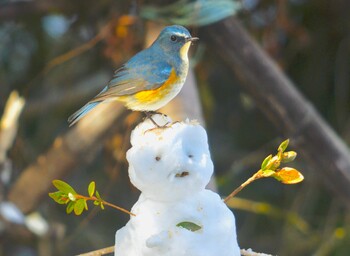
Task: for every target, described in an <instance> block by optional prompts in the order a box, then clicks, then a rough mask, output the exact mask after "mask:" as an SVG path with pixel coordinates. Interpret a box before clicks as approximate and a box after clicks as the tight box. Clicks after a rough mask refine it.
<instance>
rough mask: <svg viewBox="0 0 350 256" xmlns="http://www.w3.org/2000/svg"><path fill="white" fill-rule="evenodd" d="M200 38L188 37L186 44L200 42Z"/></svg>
mask: <svg viewBox="0 0 350 256" xmlns="http://www.w3.org/2000/svg"><path fill="white" fill-rule="evenodd" d="M198 40H199V38H198V37H186V43H187V42H194V41H198Z"/></svg>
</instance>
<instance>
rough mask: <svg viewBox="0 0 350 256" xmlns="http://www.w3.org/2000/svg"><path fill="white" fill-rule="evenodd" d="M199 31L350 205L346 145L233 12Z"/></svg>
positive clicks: (270, 118)
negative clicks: (228, 16) (232, 15)
mask: <svg viewBox="0 0 350 256" xmlns="http://www.w3.org/2000/svg"><path fill="white" fill-rule="evenodd" d="M201 32H202V34H200V37H201V38H204V39H206V40H207V41H208V43H209V44H210V47H211V49H212V50H213V51H216V53H217V54H218V55H219V56H221V58H222V59H223V60H224V61H225V62H226V64H227V65H228V67H229V68H230V69H231V70H232V71H233V73H234V74H235V75H236V77H237V78H238V79H239V80H240V84H241V86H243V87H244V89H245V90H247V91H248V92H249V93H250V95H251V96H252V97H253V99H254V100H255V102H256V104H257V105H258V106H259V108H260V109H261V110H262V111H263V112H264V114H265V115H266V116H267V117H268V119H269V120H270V121H271V122H272V123H273V124H274V125H275V126H276V127H277V128H278V129H279V130H280V132H281V134H283V136H285V137H288V138H291V141H292V142H293V144H294V145H295V146H296V147H297V149H298V152H300V154H301V155H303V156H304V157H305V158H307V159H308V160H309V162H310V163H312V164H313V165H314V167H315V168H314V170H316V171H317V173H318V174H319V175H321V176H322V177H323V178H324V182H325V184H327V185H328V187H330V188H331V189H332V190H333V191H334V192H336V193H337V194H338V195H340V196H341V197H342V198H343V199H345V200H344V202H345V204H347V205H348V206H350V200H349V198H350V153H349V150H348V148H347V146H346V145H345V144H344V143H343V141H342V140H341V139H340V138H339V137H338V136H337V135H336V133H335V132H334V131H333V130H332V129H331V128H330V127H329V125H328V124H327V123H326V122H325V121H324V120H323V119H322V118H321V116H320V115H319V114H318V113H317V111H316V110H315V109H314V108H313V106H312V105H311V103H310V102H309V101H308V100H306V99H305V98H304V97H303V96H302V95H301V93H300V92H299V91H298V90H297V89H296V88H295V86H294V85H293V83H292V82H291V81H290V80H289V79H288V78H287V77H286V75H284V74H283V73H282V71H281V70H280V69H279V68H278V67H277V65H276V64H275V63H274V62H273V61H272V60H271V59H270V58H269V57H268V56H267V54H266V53H265V52H264V51H263V50H262V49H261V48H260V47H259V46H258V45H257V44H256V43H255V42H254V40H253V39H252V38H251V37H250V36H249V35H248V34H247V32H246V31H245V30H244V29H243V28H242V26H241V25H240V23H239V22H238V21H237V20H236V19H235V18H233V17H230V18H227V19H225V20H223V21H220V22H217V23H215V24H213V25H210V26H207V27H203V28H202V30H201Z"/></svg>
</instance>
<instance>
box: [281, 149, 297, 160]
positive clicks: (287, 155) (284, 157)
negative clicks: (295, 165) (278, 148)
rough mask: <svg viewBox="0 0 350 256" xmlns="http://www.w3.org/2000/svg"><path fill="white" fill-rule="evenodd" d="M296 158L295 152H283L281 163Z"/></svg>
mask: <svg viewBox="0 0 350 256" xmlns="http://www.w3.org/2000/svg"><path fill="white" fill-rule="evenodd" d="M296 157H297V152H295V151H288V152H284V153H283V155H282V163H289V162H292V161H294V159H295V158H296Z"/></svg>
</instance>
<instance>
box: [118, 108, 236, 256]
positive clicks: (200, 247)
mask: <svg viewBox="0 0 350 256" xmlns="http://www.w3.org/2000/svg"><path fill="white" fill-rule="evenodd" d="M153 119H154V120H155V121H156V122H157V124H159V125H164V124H166V123H171V120H170V119H169V118H167V117H165V116H162V115H156V116H153ZM131 144H132V147H131V149H129V151H128V152H127V160H128V162H129V176H130V180H131V182H132V183H133V184H134V185H135V186H136V187H137V188H138V189H139V190H140V191H141V195H140V197H139V199H138V201H137V202H136V204H135V205H134V206H133V208H132V212H133V213H134V214H136V217H133V216H131V218H130V220H129V222H128V223H127V224H126V226H124V227H123V228H121V229H120V230H118V231H117V233H116V251H115V255H116V256H151V255H152V256H157V255H159V256H160V255H162V256H163V255H164V256H182V255H183V256H185V255H186V256H210V255H225V256H238V255H240V250H239V247H238V243H237V237H236V226H235V218H234V215H233V213H232V212H231V211H230V210H229V209H228V208H227V206H226V205H225V204H224V203H223V202H222V200H221V198H220V197H219V195H218V194H216V193H214V192H212V191H210V190H207V189H205V186H206V185H207V184H208V182H209V180H210V177H211V175H212V174H213V162H212V160H211V158H210V152H209V147H208V141H207V134H206V131H205V130H204V128H203V127H202V126H200V125H199V124H197V123H196V122H190V121H188V120H187V121H186V122H175V123H172V124H168V126H167V127H166V128H157V127H155V125H154V124H153V123H152V122H151V120H149V119H147V120H145V121H144V122H143V123H141V124H140V125H138V126H137V127H136V128H135V129H134V131H133V132H132V134H131ZM181 222H191V223H194V224H196V225H198V226H200V227H201V228H200V229H199V230H197V231H190V230H188V229H186V228H183V227H178V226H177V224H179V223H181Z"/></svg>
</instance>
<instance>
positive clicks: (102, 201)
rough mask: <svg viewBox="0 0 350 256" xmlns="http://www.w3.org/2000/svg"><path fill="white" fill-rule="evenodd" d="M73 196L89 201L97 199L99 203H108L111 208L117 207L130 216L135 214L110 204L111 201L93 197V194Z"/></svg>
mask: <svg viewBox="0 0 350 256" xmlns="http://www.w3.org/2000/svg"><path fill="white" fill-rule="evenodd" d="M74 196H75V198H76V199H80V198H82V199H85V200H90V201H99V202H101V203H102V204H104V205H108V206H110V207H112V208H114V209H117V210H119V211H122V212H124V213H127V214H129V215H131V216H136V215H135V214H133V213H132V212H129V211H128V210H126V209H124V208H122V207H119V206H117V205H114V204H111V203H109V202H106V201H105V200H101V199H98V198H97V197H95V196H92V197H87V196H82V195H74Z"/></svg>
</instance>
